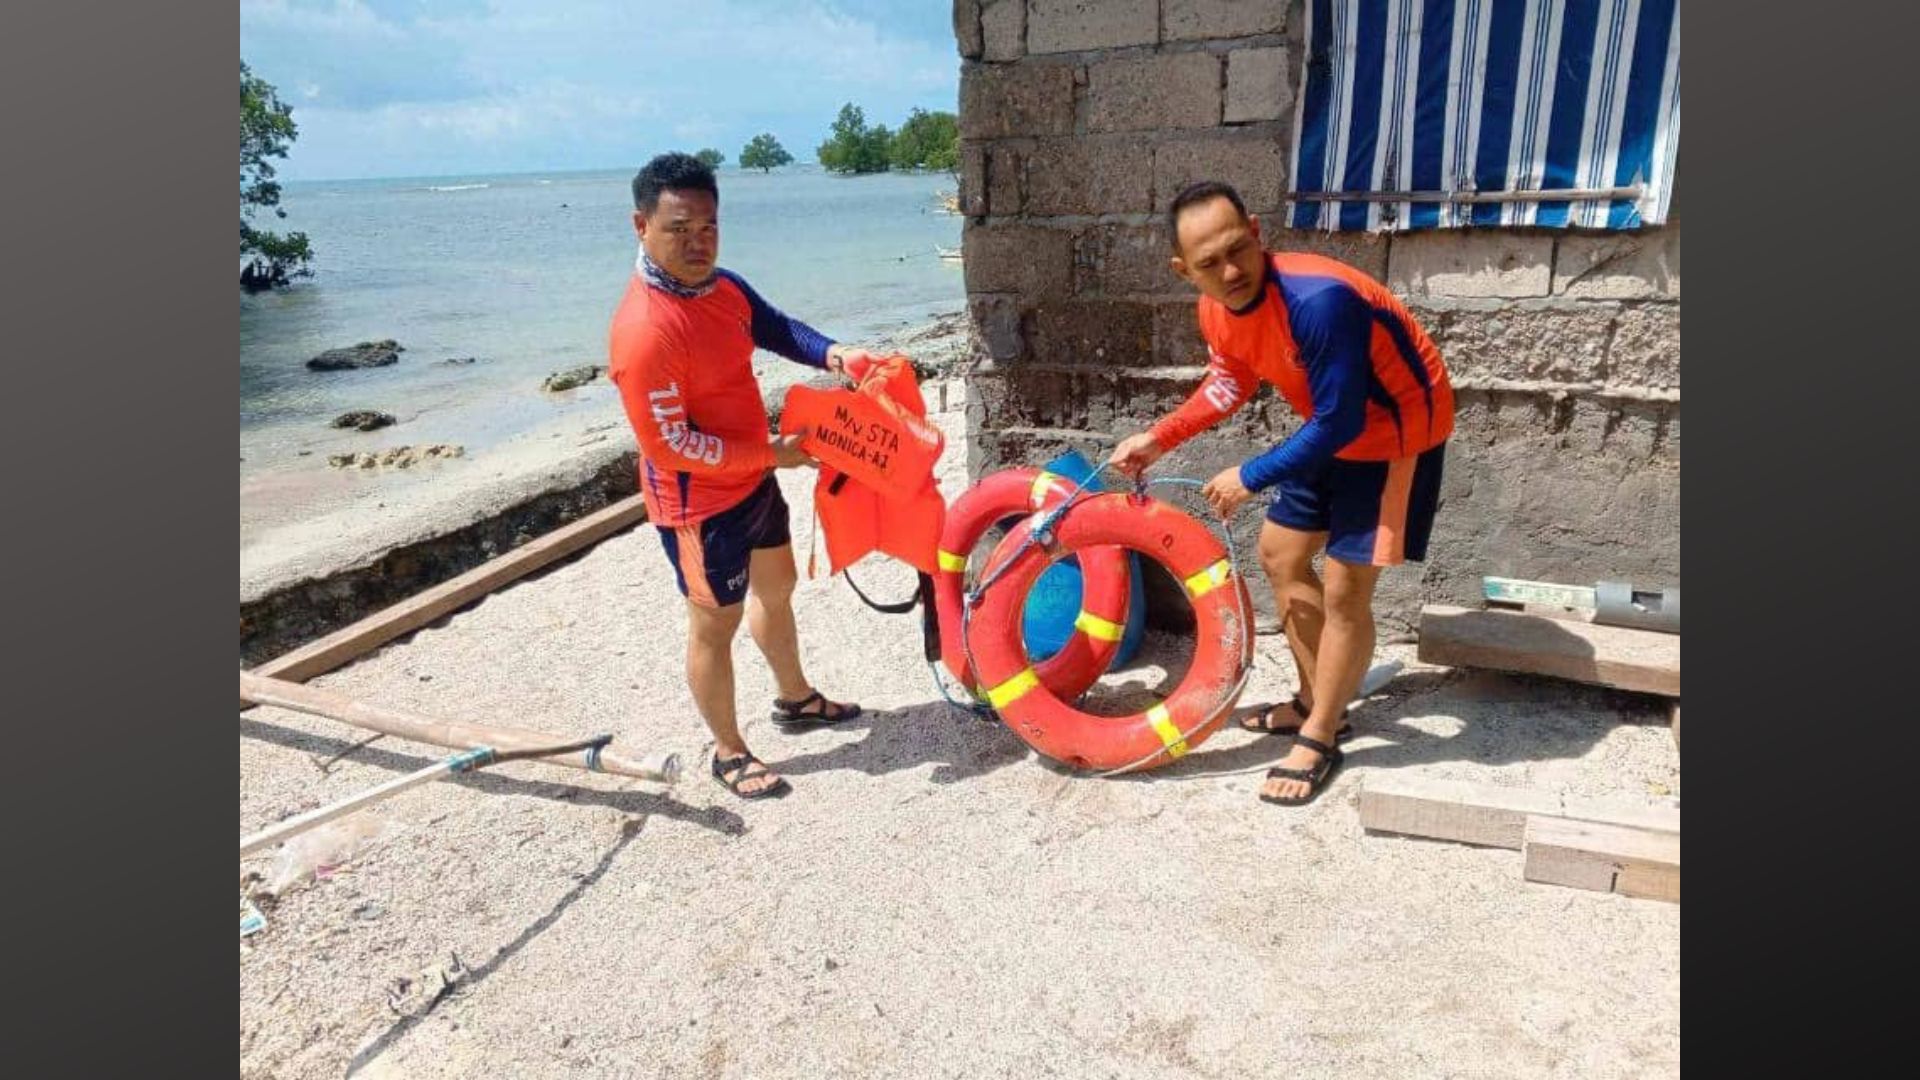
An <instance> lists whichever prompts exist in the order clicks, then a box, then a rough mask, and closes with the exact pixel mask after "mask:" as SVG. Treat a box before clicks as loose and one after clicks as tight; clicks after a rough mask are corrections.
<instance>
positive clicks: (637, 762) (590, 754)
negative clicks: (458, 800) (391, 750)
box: [240, 671, 680, 784]
mask: <svg viewBox="0 0 1920 1080" xmlns="http://www.w3.org/2000/svg"><path fill="white" fill-rule="evenodd" d="M240 701H241V702H242V703H243V704H245V703H251V704H255V705H272V706H275V707H277V708H282V709H292V710H294V711H296V712H303V713H309V714H311V715H313V716H325V717H328V718H329V719H333V720H338V721H340V722H341V723H343V724H351V725H353V726H354V727H359V728H366V729H367V730H369V731H378V732H383V733H385V734H388V735H393V736H397V737H399V738H402V739H411V740H413V741H414V742H422V743H428V744H430V745H433V746H445V747H450V748H452V749H455V750H477V749H479V748H480V747H483V746H485V747H491V748H493V749H495V750H499V751H503V752H508V751H518V750H544V749H546V748H549V747H553V746H560V745H563V744H566V743H569V742H572V741H574V740H573V739H572V738H569V737H565V736H560V735H550V734H548V733H546V732H544V731H531V730H528V729H527V728H511V727H496V726H493V725H490V724H470V723H467V722H465V721H461V720H447V719H443V718H441V717H437V716H423V715H421V714H419V713H410V712H403V711H401V710H399V709H389V708H386V707H384V706H380V705H374V704H370V703H368V702H364V701H358V700H355V699H354V698H350V697H347V696H346V695H345V694H340V693H336V692H334V691H332V690H326V689H322V688H321V687H318V686H302V685H300V684H299V683H296V682H288V681H286V680H284V679H269V678H265V677H263V676H260V675H255V674H254V673H252V672H250V671H243V672H241V673H240ZM538 760H540V761H541V762H543V763H544V764H548V765H563V766H566V767H567V768H570V769H585V770H587V771H588V772H602V773H615V774H617V775H620V776H632V777H636V778H638V779H641V780H653V781H657V782H659V783H666V784H671V783H676V782H677V781H678V780H679V777H680V758H679V755H677V754H672V753H658V754H648V755H646V756H645V757H642V758H638V759H634V758H629V757H626V756H624V755H622V754H619V753H616V752H615V751H613V750H611V749H607V750H598V751H595V750H574V751H570V752H568V753H565V754H555V755H552V756H548V757H541V758H539V759H538Z"/></svg>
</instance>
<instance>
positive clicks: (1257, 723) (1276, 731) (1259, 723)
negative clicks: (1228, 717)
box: [1236, 698, 1353, 742]
mask: <svg viewBox="0 0 1920 1080" xmlns="http://www.w3.org/2000/svg"><path fill="white" fill-rule="evenodd" d="M1283 708H1287V709H1292V710H1293V715H1295V716H1297V717H1299V718H1300V723H1299V724H1278V725H1269V724H1268V723H1267V721H1268V720H1270V719H1272V718H1273V714H1274V713H1276V712H1279V711H1280V710H1281V709H1283ZM1352 711H1353V710H1351V709H1342V710H1340V728H1339V730H1338V731H1335V732H1334V733H1333V738H1334V741H1335V742H1344V741H1346V740H1347V739H1351V738H1353V725H1352V724H1350V723H1347V714H1348V713H1350V712H1352ZM1253 720H1254V722H1253V723H1251V724H1249V723H1247V722H1246V721H1245V720H1240V721H1238V722H1237V724H1236V726H1238V727H1239V728H1240V730H1241V731H1244V732H1246V733H1248V734H1249V735H1298V734H1300V727H1301V724H1305V723H1306V722H1307V712H1306V710H1305V709H1302V708H1301V707H1300V699H1299V698H1293V699H1291V700H1289V701H1288V702H1287V703H1286V704H1285V705H1279V704H1274V705H1269V706H1267V707H1266V708H1264V709H1261V710H1260V712H1259V713H1258V714H1256V715H1255V716H1254V717H1253Z"/></svg>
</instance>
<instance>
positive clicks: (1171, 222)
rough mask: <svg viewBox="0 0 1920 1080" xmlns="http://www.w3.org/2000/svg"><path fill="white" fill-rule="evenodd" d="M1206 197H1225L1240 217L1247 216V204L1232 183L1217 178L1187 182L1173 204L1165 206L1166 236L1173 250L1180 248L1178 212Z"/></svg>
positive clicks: (1174, 198) (1204, 200) (1203, 200)
mask: <svg viewBox="0 0 1920 1080" xmlns="http://www.w3.org/2000/svg"><path fill="white" fill-rule="evenodd" d="M1208 199H1225V200H1227V201H1228V202H1230V203H1232V204H1233V208H1234V209H1235V210H1238V211H1239V212H1240V216H1241V217H1242V218H1244V217H1246V216H1247V204H1246V203H1245V202H1244V201H1242V200H1241V198H1240V193H1239V192H1237V191H1235V190H1233V185H1232V184H1223V183H1221V182H1220V181H1218V180H1202V181H1200V182H1199V183H1197V184H1188V185H1187V186H1186V187H1184V188H1181V189H1180V194H1178V195H1175V196H1174V197H1173V205H1172V206H1169V207H1167V238H1168V239H1169V240H1170V241H1171V242H1172V244H1173V250H1174V251H1176V252H1178V251H1179V250H1180V213H1181V211H1183V210H1185V209H1186V208H1187V207H1189V206H1195V205H1198V204H1200V203H1203V202H1206V201H1207V200H1208Z"/></svg>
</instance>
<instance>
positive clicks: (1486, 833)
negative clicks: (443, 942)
mask: <svg viewBox="0 0 1920 1080" xmlns="http://www.w3.org/2000/svg"><path fill="white" fill-rule="evenodd" d="M1536 817H1556V818H1567V819H1571V820H1578V821H1588V822H1593V823H1596V824H1603V825H1616V826H1621V827H1626V828H1636V829H1645V830H1651V831H1658V832H1671V833H1675V834H1677V833H1679V831H1680V808H1679V807H1677V806H1668V805H1646V804H1643V803H1629V802H1625V801H1614V800H1604V799H1585V798H1579V797H1576V796H1567V797H1564V798H1563V797H1561V796H1560V795H1557V794H1555V793H1553V792H1548V791H1540V790H1538V789H1534V788H1515V787H1503V786H1500V785H1498V784H1482V783H1475V782H1473V781H1470V780H1443V779H1439V778H1436V777H1425V776H1418V775H1411V776H1409V775H1395V774H1392V773H1387V774H1383V775H1380V776H1375V777H1369V778H1368V780H1367V784H1366V786H1365V787H1364V788H1362V789H1361V791H1360V826H1361V827H1362V828H1364V829H1366V830H1368V831H1369V832H1389V833H1400V834H1403V835H1406V836H1419V837H1425V838H1427V839H1431V840H1451V841H1454V842H1455V843H1461V844H1478V845H1481V846H1484V847H1499V848H1507V849H1510V850H1513V851H1519V850H1520V849H1521V847H1522V846H1523V845H1524V843H1525V835H1526V826H1527V821H1528V820H1529V819H1531V818H1536Z"/></svg>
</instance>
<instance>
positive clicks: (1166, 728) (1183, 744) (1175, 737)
mask: <svg viewBox="0 0 1920 1080" xmlns="http://www.w3.org/2000/svg"><path fill="white" fill-rule="evenodd" d="M1147 723H1149V724H1152V725H1153V733H1154V734H1155V735H1158V736H1160V741H1161V742H1163V743H1165V744H1166V746H1167V756H1168V757H1176V758H1177V757H1179V756H1180V755H1181V754H1184V753H1186V752H1187V740H1186V739H1184V738H1182V737H1181V735H1180V729H1179V728H1177V727H1174V726H1173V717H1172V716H1170V715H1169V714H1168V713H1167V706H1166V705H1165V704H1164V703H1162V704H1159V705H1155V706H1154V707H1153V708H1151V709H1148V710H1147Z"/></svg>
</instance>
